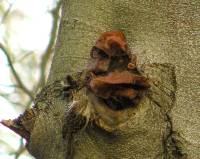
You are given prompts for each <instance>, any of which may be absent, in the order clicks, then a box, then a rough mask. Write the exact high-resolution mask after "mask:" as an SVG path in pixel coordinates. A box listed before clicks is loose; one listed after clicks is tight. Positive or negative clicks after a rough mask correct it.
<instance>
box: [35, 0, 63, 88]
mask: <svg viewBox="0 0 200 159" xmlns="http://www.w3.org/2000/svg"><path fill="white" fill-rule="evenodd" d="M60 6H61V1H59V2H58V3H57V6H56V7H55V8H54V9H53V10H52V11H51V14H52V16H53V25H52V29H51V34H50V37H51V38H50V40H49V44H48V46H47V49H46V50H45V51H44V52H45V53H44V55H43V56H42V60H41V64H40V79H39V83H38V85H37V86H36V89H35V90H36V91H37V90H38V89H39V88H41V87H43V86H44V85H45V80H46V79H45V78H46V74H45V72H46V68H47V64H48V61H49V58H50V57H51V53H52V52H53V47H54V44H55V39H56V35H57V30H58V19H59V9H60Z"/></svg>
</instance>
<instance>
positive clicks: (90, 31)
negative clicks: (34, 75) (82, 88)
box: [28, 0, 200, 159]
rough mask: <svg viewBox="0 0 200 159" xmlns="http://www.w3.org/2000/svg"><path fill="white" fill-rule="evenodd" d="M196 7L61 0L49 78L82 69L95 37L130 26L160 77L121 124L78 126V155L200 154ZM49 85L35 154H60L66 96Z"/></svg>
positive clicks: (33, 142)
mask: <svg viewBox="0 0 200 159" xmlns="http://www.w3.org/2000/svg"><path fill="white" fill-rule="evenodd" d="M199 8H200V2H199V1H196V0H185V1H178V0H174V1H170V0H166V1H128V0H115V1H112V0H101V1H100V0H96V1H88V0H85V1H77V0H65V1H63V6H62V19H61V23H60V28H59V34H58V39H57V44H56V48H55V55H54V58H53V61H52V66H51V71H50V74H49V79H48V84H51V83H53V82H55V81H56V80H60V79H63V78H64V77H65V76H66V74H73V73H75V72H78V71H81V70H83V69H84V68H85V66H86V61H87V59H88V57H89V52H90V49H91V48H92V46H93V45H94V42H95V40H96V39H97V37H98V36H99V35H100V33H102V32H105V31H109V30H122V31H123V32H124V33H125V35H126V37H127V41H128V44H129V47H130V48H131V51H132V53H134V54H137V56H138V59H139V62H140V63H139V65H140V67H141V69H142V70H143V71H144V74H145V75H146V76H148V77H149V78H150V79H153V80H156V81H158V82H159V84H158V85H156V84H152V86H151V88H150V91H149V94H148V95H147V96H145V97H144V99H143V100H142V102H141V103H140V104H139V105H138V107H137V109H134V111H133V115H132V116H131V117H130V119H129V121H128V122H127V123H126V126H124V127H123V128H122V129H120V130H117V131H116V132H114V133H111V134H110V133H107V132H105V131H103V130H101V129H99V128H97V127H95V126H89V127H87V128H86V129H85V130H84V131H81V132H79V133H77V134H76V135H75V139H74V143H73V147H74V158H75V159H84V158H95V159H100V158H101V159H102V158H105V159H108V158H119V159H121V158H130V159H132V158H133V159H141V158H152V159H153V158H164V159H167V158H170V159H171V158H188V159H190V158H192V159H198V158H199V157H200V133H199V132H200V127H199V121H200V111H199V107H198V106H199V103H200V94H199V93H200V92H199V89H200V83H199V81H200V78H199V77H200V76H199V69H200V63H199V60H200V54H199V51H200V43H199V39H200V34H199V31H200V29H199V27H200V20H199V17H200V11H199ZM166 63H168V64H166ZM143 64H146V65H143ZM50 87H51V86H49V87H48V88H45V89H46V90H44V92H49V94H48V93H47V94H48V95H44V96H45V99H44V98H43V96H42V95H40V98H39V99H42V102H41V103H43V104H39V105H40V106H39V107H40V108H41V107H42V108H41V111H40V113H39V115H37V117H36V118H35V119H34V126H33V128H32V129H31V136H30V142H29V144H28V148H29V151H30V152H31V154H33V156H35V157H36V158H48V159H50V158H57V159H62V158H64V156H65V152H66V147H65V146H64V144H63V142H64V141H63V138H62V134H61V132H62V122H63V115H64V112H65V110H66V101H65V100H60V99H59V98H56V96H57V94H59V92H56V89H54V88H55V85H54V86H53V89H51V88H50ZM58 87H60V85H59V86H58ZM56 88H57V87H56ZM48 89H50V90H48ZM52 90H53V91H52ZM45 100H46V101H45ZM44 101H45V102H44ZM44 103H45V104H44ZM43 108H44V109H43Z"/></svg>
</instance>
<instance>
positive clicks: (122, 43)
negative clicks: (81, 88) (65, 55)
mask: <svg viewBox="0 0 200 159" xmlns="http://www.w3.org/2000/svg"><path fill="white" fill-rule="evenodd" d="M90 55H91V58H90V59H89V61H88V76H87V79H89V80H87V87H88V89H89V90H90V91H91V92H92V93H94V94H95V96H97V97H99V98H101V99H103V100H104V101H105V103H106V104H107V105H108V106H110V107H111V108H114V109H124V108H126V107H128V106H132V105H136V104H137V103H138V101H139V98H140V97H141V94H142V92H143V91H144V90H146V89H148V88H149V87H150V85H149V83H148V79H147V78H146V77H144V76H142V75H141V74H140V72H139V71H138V70H137V63H136V60H137V57H136V55H131V54H130V51H129V49H128V46H127V42H126V38H125V36H124V34H123V33H122V32H120V31H110V32H105V33H103V34H102V35H101V36H100V38H99V39H98V40H97V42H96V44H95V46H94V47H93V48H92V50H91V53H90ZM136 101H137V102H136ZM114 105H115V106H114ZM116 105H120V108H119V107H118V106H116Z"/></svg>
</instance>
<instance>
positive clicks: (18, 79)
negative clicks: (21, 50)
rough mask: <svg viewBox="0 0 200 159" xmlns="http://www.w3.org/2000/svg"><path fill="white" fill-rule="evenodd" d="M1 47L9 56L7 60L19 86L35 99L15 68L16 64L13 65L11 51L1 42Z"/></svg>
mask: <svg viewBox="0 0 200 159" xmlns="http://www.w3.org/2000/svg"><path fill="white" fill-rule="evenodd" d="M0 49H1V50H2V51H3V53H4V54H5V55H6V58H7V61H8V64H9V66H10V69H11V72H12V74H13V75H14V77H15V79H16V82H17V85H18V86H19V88H21V89H22V91H24V92H25V93H26V94H27V95H28V96H29V97H30V99H31V100H33V99H34V97H33V94H32V92H31V91H30V90H28V88H27V87H26V86H25V85H24V84H23V82H22V81H21V79H20V77H19V75H18V73H17V71H16V70H15V68H14V66H13V63H12V61H11V58H10V56H9V52H8V50H7V49H6V48H5V47H4V46H3V45H2V44H1V43H0Z"/></svg>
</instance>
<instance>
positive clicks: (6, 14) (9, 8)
mask: <svg viewBox="0 0 200 159" xmlns="http://www.w3.org/2000/svg"><path fill="white" fill-rule="evenodd" d="M15 2H16V0H15V1H14V2H12V3H10V5H9V7H8V9H7V10H6V12H5V14H4V15H3V17H2V19H1V23H0V25H1V24H3V22H4V21H5V19H6V18H7V16H8V14H9V13H10V10H11V9H12V7H13V5H14V3H15Z"/></svg>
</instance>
